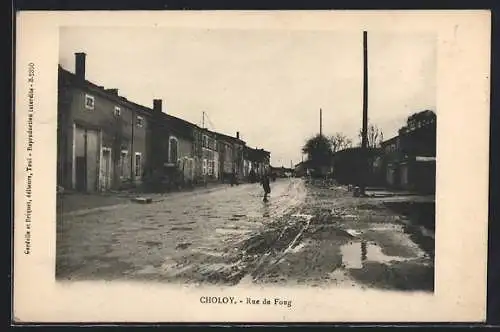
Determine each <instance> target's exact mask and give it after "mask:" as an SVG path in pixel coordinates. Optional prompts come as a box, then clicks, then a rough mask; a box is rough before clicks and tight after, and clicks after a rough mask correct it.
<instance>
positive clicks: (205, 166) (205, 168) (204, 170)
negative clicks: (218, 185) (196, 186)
mask: <svg viewBox="0 0 500 332" xmlns="http://www.w3.org/2000/svg"><path fill="white" fill-rule="evenodd" d="M202 172H203V175H205V174H207V160H206V159H203V169H202Z"/></svg>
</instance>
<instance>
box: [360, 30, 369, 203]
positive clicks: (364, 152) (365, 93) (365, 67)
mask: <svg viewBox="0 0 500 332" xmlns="http://www.w3.org/2000/svg"><path fill="white" fill-rule="evenodd" d="M367 131H368V37H367V32H366V31H363V130H362V134H361V150H362V152H361V153H362V156H363V158H362V161H363V166H364V167H363V168H362V172H363V174H362V175H361V176H362V178H361V185H360V194H361V195H364V194H365V189H366V180H367V179H366V178H367V173H368V169H367V168H368V134H367Z"/></svg>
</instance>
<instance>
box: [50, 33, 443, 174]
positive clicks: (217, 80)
mask: <svg viewBox="0 0 500 332" xmlns="http://www.w3.org/2000/svg"><path fill="white" fill-rule="evenodd" d="M362 38H363V34H362V31H349V32H347V31H346V32H338V31H283V30H281V31H280V30H243V29H242V30H236V29H231V30H224V29H216V30H214V29H190V28H189V29H188V28H186V29H172V28H137V27H134V28H63V29H61V35H60V61H59V62H60V64H61V65H62V66H63V67H64V68H66V69H68V70H70V71H71V72H74V53H75V52H85V53H87V65H86V77H87V79H88V80H90V81H92V82H93V83H95V84H98V85H103V86H104V87H106V88H117V89H119V94H120V95H122V96H124V97H126V98H127V99H129V100H131V101H134V102H136V103H139V104H142V105H145V106H148V107H152V104H153V99H155V98H158V99H162V100H163V110H164V111H166V112H168V113H170V114H172V115H174V116H177V117H180V118H183V119H185V120H187V121H190V122H192V123H195V124H198V125H201V121H202V112H203V111H205V112H206V114H207V115H208V119H209V120H210V121H208V120H207V119H206V120H205V125H206V126H207V127H208V128H209V129H212V130H216V131H218V132H221V133H224V134H228V135H232V136H236V131H239V132H240V136H241V138H242V139H243V140H245V141H246V143H247V145H248V146H251V147H258V148H264V149H266V150H268V151H270V152H271V164H272V165H273V166H282V165H283V166H286V167H288V166H289V165H290V161H292V162H293V164H295V163H297V162H299V161H300V160H301V157H302V154H301V148H302V146H303V145H304V143H305V140H306V139H307V138H308V137H310V136H312V135H314V134H317V133H319V109H320V108H322V109H323V133H324V134H325V135H330V134H334V133H336V132H342V133H344V134H345V135H347V136H348V137H350V138H351V139H353V142H354V143H357V142H358V137H357V133H358V132H359V129H360V127H361V124H362V86H363V81H362V77H363V76H362V75H363V67H362V64H363V41H362ZM368 63H369V70H368V73H369V97H368V98H369V103H368V114H369V121H370V123H373V124H376V125H377V126H379V128H381V130H382V131H383V134H384V138H386V139H387V138H391V137H393V136H395V135H396V134H397V130H398V129H399V128H400V127H401V126H402V125H404V123H405V120H406V117H408V116H409V115H410V114H412V113H414V112H417V111H421V110H424V109H432V110H434V111H436V109H435V103H436V36H435V35H434V34H430V33H429V34H408V33H404V34H403V33H400V34H398V33H397V32H395V33H387V32H385V33H380V32H370V31H369V32H368ZM436 113H437V112H436Z"/></svg>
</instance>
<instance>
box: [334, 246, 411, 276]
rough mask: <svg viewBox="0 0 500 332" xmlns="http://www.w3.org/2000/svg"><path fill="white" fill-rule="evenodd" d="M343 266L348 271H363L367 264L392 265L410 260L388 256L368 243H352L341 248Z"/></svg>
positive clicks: (378, 247)
mask: <svg viewBox="0 0 500 332" xmlns="http://www.w3.org/2000/svg"><path fill="white" fill-rule="evenodd" d="M340 251H341V254H342V266H343V267H344V268H346V269H362V268H363V266H364V264H365V263H366V262H377V263H386V264H387V263H391V262H404V261H408V260H410V259H409V258H405V257H399V256H388V255H386V254H384V253H383V252H382V248H381V247H380V246H378V245H376V244H373V243H368V242H366V241H351V242H349V243H347V244H344V245H342V246H341V247H340Z"/></svg>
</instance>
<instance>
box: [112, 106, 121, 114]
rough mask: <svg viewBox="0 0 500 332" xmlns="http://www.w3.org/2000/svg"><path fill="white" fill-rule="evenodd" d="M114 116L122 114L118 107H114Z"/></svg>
mask: <svg viewBox="0 0 500 332" xmlns="http://www.w3.org/2000/svg"><path fill="white" fill-rule="evenodd" d="M114 114H115V116H120V115H121V114H122V110H121V109H120V107H118V106H115V110H114Z"/></svg>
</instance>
